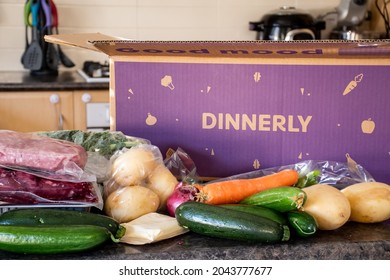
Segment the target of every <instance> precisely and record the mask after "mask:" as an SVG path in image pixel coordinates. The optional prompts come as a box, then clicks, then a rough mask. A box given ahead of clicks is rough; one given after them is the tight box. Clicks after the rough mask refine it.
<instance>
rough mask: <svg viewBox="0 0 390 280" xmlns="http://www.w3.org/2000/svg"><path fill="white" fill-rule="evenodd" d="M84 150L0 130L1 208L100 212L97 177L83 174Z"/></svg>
mask: <svg viewBox="0 0 390 280" xmlns="http://www.w3.org/2000/svg"><path fill="white" fill-rule="evenodd" d="M87 161H88V154H87V152H86V151H85V149H84V148H83V147H82V146H80V145H78V144H76V143H72V142H69V141H66V140H60V139H53V138H50V137H46V136H41V135H36V134H34V133H22V132H15V131H9V130H2V131H0V206H1V207H2V208H4V207H8V206H15V207H16V206H17V207H25V206H32V205H34V206H45V207H46V206H54V207H57V206H59V205H62V206H71V207H78V206H82V207H87V206H88V207H90V206H95V207H97V208H100V209H102V207H103V199H102V194H101V190H100V189H99V187H98V185H97V183H96V176H95V175H94V174H91V173H88V172H86V171H85V170H84V169H85V167H86V165H87Z"/></svg>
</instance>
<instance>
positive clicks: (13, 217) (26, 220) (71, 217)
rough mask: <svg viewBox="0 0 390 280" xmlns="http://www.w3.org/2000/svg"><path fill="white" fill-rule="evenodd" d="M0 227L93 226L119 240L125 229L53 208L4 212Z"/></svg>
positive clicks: (100, 217)
mask: <svg viewBox="0 0 390 280" xmlns="http://www.w3.org/2000/svg"><path fill="white" fill-rule="evenodd" d="M0 225H13V226H16V225H24V226H43V225H95V226H101V227H105V228H107V229H108V230H109V231H110V232H111V233H112V234H113V235H114V237H115V238H121V237H122V236H123V235H124V234H125V231H126V228H125V227H123V226H121V225H120V224H119V223H118V222H116V221H115V220H114V219H112V218H111V217H108V216H105V215H101V214H95V213H90V212H80V211H74V210H65V209H54V208H22V209H15V210H10V211H8V212H5V213H4V214H2V215H1V216H0Z"/></svg>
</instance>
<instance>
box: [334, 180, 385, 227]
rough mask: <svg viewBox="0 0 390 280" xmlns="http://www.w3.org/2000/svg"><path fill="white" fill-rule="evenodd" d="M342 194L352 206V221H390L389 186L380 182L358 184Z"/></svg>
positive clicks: (346, 189)
mask: <svg viewBox="0 0 390 280" xmlns="http://www.w3.org/2000/svg"><path fill="white" fill-rule="evenodd" d="M341 192H342V193H343V194H344V195H345V196H346V197H347V198H348V200H349V203H350V204H351V217H350V220H351V221H354V222H360V223H378V222H383V221H386V220H387V219H390V186H389V185H387V184H384V183H380V182H364V183H357V184H354V185H350V186H348V187H346V188H344V189H343V190H341Z"/></svg>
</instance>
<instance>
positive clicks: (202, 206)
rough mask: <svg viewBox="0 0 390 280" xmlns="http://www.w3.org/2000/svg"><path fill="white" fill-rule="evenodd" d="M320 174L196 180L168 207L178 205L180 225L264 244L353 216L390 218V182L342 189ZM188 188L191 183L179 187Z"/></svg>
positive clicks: (337, 224)
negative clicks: (321, 178) (190, 189)
mask: <svg viewBox="0 0 390 280" xmlns="http://www.w3.org/2000/svg"><path fill="white" fill-rule="evenodd" d="M319 175H320V171H319V170H314V171H312V172H309V173H308V174H307V175H306V176H302V175H300V174H299V173H298V172H297V171H295V170H292V169H284V170H281V171H279V172H276V173H273V174H270V175H265V176H262V177H258V178H254V179H237V178H236V179H232V180H226V181H217V182H210V183H209V184H206V185H203V186H200V185H195V188H196V190H197V192H196V193H195V195H194V194H193V193H192V192H190V195H188V196H187V197H185V199H183V197H179V199H177V200H175V202H176V204H171V205H168V208H170V207H171V208H175V213H174V216H175V217H176V219H177V220H178V222H179V224H180V225H181V226H183V227H184V228H187V229H189V230H190V231H193V232H195V233H198V234H202V235H206V236H211V237H218V238H225V239H233V240H241V241H250V242H264V243H270V242H273V243H274V242H283V241H288V240H290V236H294V237H297V238H307V237H310V236H313V235H315V233H316V232H317V231H318V230H323V231H331V230H336V229H338V228H340V227H342V226H343V225H344V224H346V223H347V222H349V221H354V222H360V223H378V222H383V221H386V220H387V219H389V218H390V186H389V185H386V184H384V183H379V182H364V183H355V184H351V185H349V186H348V187H345V188H342V189H341V190H340V189H339V188H337V187H335V186H332V185H329V184H325V183H318V180H317V177H318V176H319ZM184 187H186V188H188V187H190V186H189V185H181V186H180V187H179V188H184ZM191 187H194V186H191ZM187 194H188V192H187ZM172 197H175V198H177V194H174V195H172ZM178 200H179V203H177V202H178ZM168 202H170V199H168ZM171 215H172V214H171Z"/></svg>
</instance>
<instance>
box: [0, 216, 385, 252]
mask: <svg viewBox="0 0 390 280" xmlns="http://www.w3.org/2000/svg"><path fill="white" fill-rule="evenodd" d="M0 259H15V260H17V259H31V260H33V259H36V260H37V259H40V260H71V259H77V260H130V259H133V260H163V259H165V260H173V259H177V260H186V259H188V260H189V259H197V260H234V259H241V260H243V259H246V260H258V259H259V260H260V259H263V260H286V259H288V260H390V220H387V221H386V222H383V223H378V224H359V223H353V222H349V223H347V224H345V225H344V226H342V227H341V228H340V229H338V230H334V231H319V232H317V234H316V235H315V236H312V237H310V238H306V239H298V238H296V239H291V240H290V241H288V242H285V243H278V244H248V243H244V242H237V241H231V240H223V239H217V238H209V237H205V236H201V235H198V234H195V233H186V234H184V235H181V236H177V237H175V238H171V239H168V240H164V241H160V242H157V243H154V244H148V245H128V244H122V243H119V244H115V243H108V244H106V245H104V246H102V247H100V248H97V249H95V250H92V251H89V252H82V253H76V254H63V255H43V256H39V255H18V254H11V253H6V252H3V251H0Z"/></svg>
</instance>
